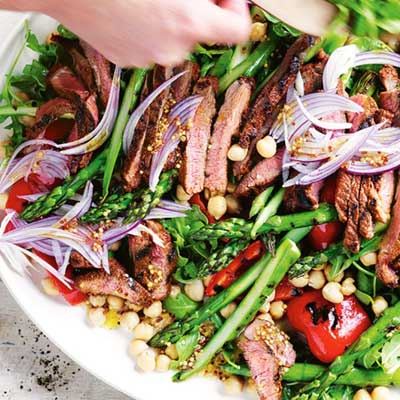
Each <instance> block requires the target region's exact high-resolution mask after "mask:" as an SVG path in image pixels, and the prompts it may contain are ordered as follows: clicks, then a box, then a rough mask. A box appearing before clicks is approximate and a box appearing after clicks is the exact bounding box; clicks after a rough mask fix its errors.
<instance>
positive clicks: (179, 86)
mask: <svg viewBox="0 0 400 400" xmlns="http://www.w3.org/2000/svg"><path fill="white" fill-rule="evenodd" d="M184 71H186V73H185V74H184V75H183V76H182V77H181V78H179V79H178V80H177V81H175V82H174V83H173V84H172V86H171V97H172V99H173V101H174V102H176V103H179V102H180V101H182V100H184V99H186V97H188V96H189V95H190V94H191V92H192V89H193V86H194V85H195V83H196V82H197V81H198V80H199V77H200V67H199V65H198V64H196V63H194V62H193V61H185V62H184V63H183V64H181V65H178V66H177V67H175V68H174V75H177V74H179V73H181V72H184Z"/></svg>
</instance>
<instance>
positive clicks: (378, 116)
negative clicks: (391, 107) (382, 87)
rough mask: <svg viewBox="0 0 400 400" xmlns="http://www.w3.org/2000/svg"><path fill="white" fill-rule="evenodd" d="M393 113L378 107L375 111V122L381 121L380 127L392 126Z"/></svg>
mask: <svg viewBox="0 0 400 400" xmlns="http://www.w3.org/2000/svg"><path fill="white" fill-rule="evenodd" d="M393 118H394V114H393V113H392V112H391V111H388V110H384V109H383V108H380V109H379V110H378V111H377V112H376V113H375V122H376V123H377V124H380V123H383V126H382V128H390V127H391V126H392V122H393Z"/></svg>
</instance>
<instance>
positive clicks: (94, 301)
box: [89, 295, 107, 307]
mask: <svg viewBox="0 0 400 400" xmlns="http://www.w3.org/2000/svg"><path fill="white" fill-rule="evenodd" d="M106 300H107V299H106V296H93V295H92V296H89V303H90V304H91V305H92V306H93V307H103V306H104V305H105V304H106Z"/></svg>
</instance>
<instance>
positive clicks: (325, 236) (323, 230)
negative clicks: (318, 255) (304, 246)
mask: <svg viewBox="0 0 400 400" xmlns="http://www.w3.org/2000/svg"><path fill="white" fill-rule="evenodd" d="M342 232H343V225H342V224H341V223H340V222H327V223H326V224H321V225H316V226H314V227H313V228H312V229H311V232H310V233H309V234H308V241H309V243H310V244H311V246H312V247H313V249H315V250H325V249H327V248H328V247H329V246H330V245H331V244H332V243H336V242H337V241H338V240H339V238H340V237H341V235H342Z"/></svg>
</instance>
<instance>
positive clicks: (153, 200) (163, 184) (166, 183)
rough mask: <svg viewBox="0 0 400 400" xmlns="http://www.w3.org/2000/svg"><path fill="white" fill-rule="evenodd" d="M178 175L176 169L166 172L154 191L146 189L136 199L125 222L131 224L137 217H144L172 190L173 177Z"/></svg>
mask: <svg viewBox="0 0 400 400" xmlns="http://www.w3.org/2000/svg"><path fill="white" fill-rule="evenodd" d="M176 175H177V171H176V170H175V169H171V170H170V171H167V172H164V173H163V174H162V175H161V177H160V181H159V182H158V184H157V187H156V189H155V191H154V192H152V191H151V190H150V189H145V190H144V191H143V194H142V195H141V196H140V197H139V198H137V199H134V201H133V203H132V204H131V208H130V209H129V211H128V214H127V216H126V218H125V223H128V224H129V223H130V222H133V221H135V220H137V219H140V218H144V217H145V216H146V215H147V214H148V213H149V211H150V210H151V209H152V208H154V207H156V206H157V204H158V203H159V202H160V200H161V198H162V196H164V194H165V193H167V192H169V191H170V190H171V187H172V183H173V178H175V177H176Z"/></svg>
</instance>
